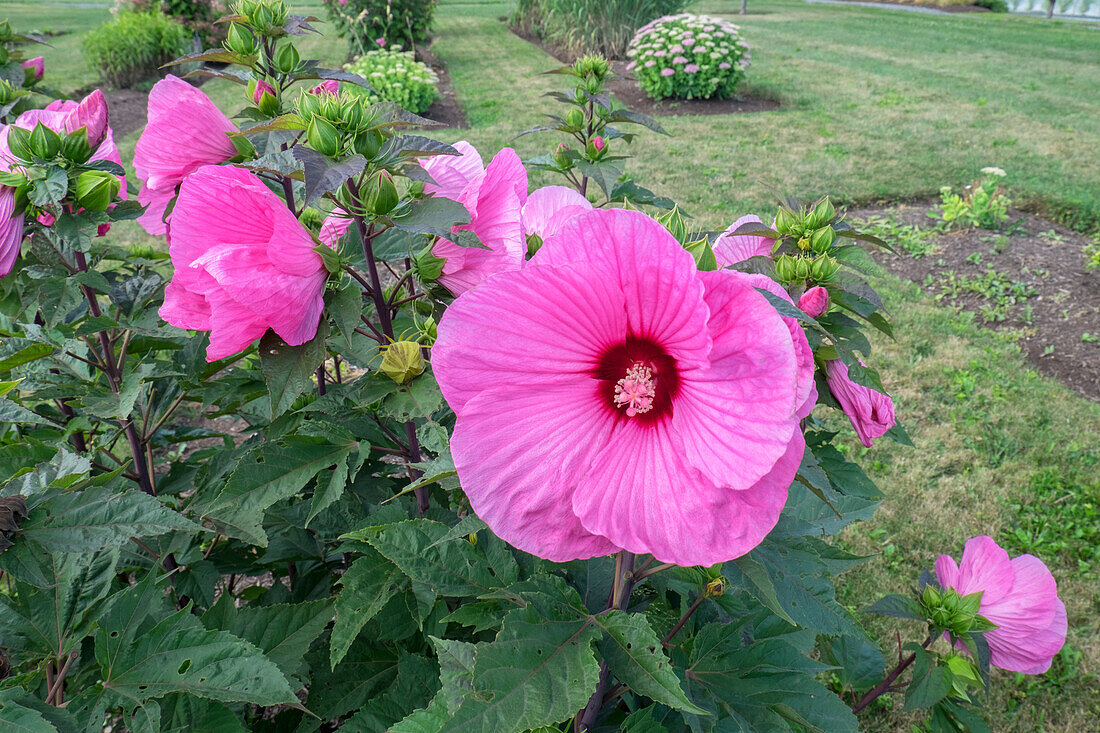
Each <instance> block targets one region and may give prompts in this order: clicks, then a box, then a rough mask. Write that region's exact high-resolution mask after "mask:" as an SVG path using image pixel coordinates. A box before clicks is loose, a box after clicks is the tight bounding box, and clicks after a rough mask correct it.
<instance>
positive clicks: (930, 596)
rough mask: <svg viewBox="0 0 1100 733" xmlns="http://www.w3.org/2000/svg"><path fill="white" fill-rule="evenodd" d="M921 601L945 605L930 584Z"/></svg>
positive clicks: (941, 596) (925, 589) (929, 605)
mask: <svg viewBox="0 0 1100 733" xmlns="http://www.w3.org/2000/svg"><path fill="white" fill-rule="evenodd" d="M815 290H816V288H815ZM921 601H923V603H924V605H925V606H926V607H927V608H929V609H932V608H937V607H938V606H939V605H940V604H941V603H943V593H942V592H941V591H940V589H939V588H937V587H936V586H934V585H932V584H931V583H929V584H928V585H926V586H924V593H923V594H922V595H921Z"/></svg>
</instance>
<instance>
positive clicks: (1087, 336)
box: [1081, 331, 1100, 344]
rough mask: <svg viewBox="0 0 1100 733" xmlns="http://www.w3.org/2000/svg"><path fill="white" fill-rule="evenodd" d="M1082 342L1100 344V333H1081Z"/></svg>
mask: <svg viewBox="0 0 1100 733" xmlns="http://www.w3.org/2000/svg"><path fill="white" fill-rule="evenodd" d="M1081 342H1082V343H1085V344H1100V334H1096V333H1089V332H1088V331H1085V332H1084V333H1083V334H1081Z"/></svg>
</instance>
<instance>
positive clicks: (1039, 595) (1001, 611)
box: [981, 555, 1058, 632]
mask: <svg viewBox="0 0 1100 733" xmlns="http://www.w3.org/2000/svg"><path fill="white" fill-rule="evenodd" d="M1010 562H1011V564H1012V570H1013V572H1014V573H1015V577H1014V579H1013V581H1012V592H1010V593H1009V594H1007V595H1005V596H1004V597H1002V598H1000V599H997V600H992V599H990V600H988V601H987V600H986V598H985V596H982V608H981V614H982V615H983V616H985V617H986V618H988V619H989V620H990V621H992V622H993V623H995V624H997V626H999V627H1001V628H1012V629H1015V630H1018V631H1025V632H1036V631H1042V630H1043V629H1046V628H1048V627H1049V626H1050V624H1051V621H1052V620H1053V619H1054V614H1055V611H1056V609H1057V606H1058V584H1057V583H1056V582H1055V581H1054V576H1053V575H1051V573H1050V570H1048V569H1047V566H1046V565H1044V564H1043V562H1042V560H1040V559H1039V558H1037V557H1035V556H1033V555H1020V556H1019V557H1015V558H1013V559H1012V560H1011V561H1010Z"/></svg>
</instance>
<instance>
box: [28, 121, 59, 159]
mask: <svg viewBox="0 0 1100 733" xmlns="http://www.w3.org/2000/svg"><path fill="white" fill-rule="evenodd" d="M30 148H31V150H32V151H33V152H34V157H35V158H38V159H40V160H53V159H54V158H56V157H57V154H58V153H59V152H61V136H60V135H58V134H57V133H56V132H54V131H53V130H51V129H50V128H48V127H46V126H45V125H43V124H42V123H41V122H39V123H38V125H36V126H35V128H34V130H32V131H31V139H30Z"/></svg>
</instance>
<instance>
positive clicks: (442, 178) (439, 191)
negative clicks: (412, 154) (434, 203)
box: [420, 140, 485, 201]
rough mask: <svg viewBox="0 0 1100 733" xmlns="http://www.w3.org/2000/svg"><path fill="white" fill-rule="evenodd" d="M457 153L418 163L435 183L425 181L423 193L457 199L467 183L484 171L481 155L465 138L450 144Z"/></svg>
mask: <svg viewBox="0 0 1100 733" xmlns="http://www.w3.org/2000/svg"><path fill="white" fill-rule="evenodd" d="M451 147H453V148H454V149H455V150H457V151H458V152H459V155H435V156H432V157H431V158H428V159H427V160H425V161H423V162H422V163H421V164H420V165H421V166H422V167H423V168H424V170H425V171H427V172H428V175H430V176H431V177H432V179H433V180H434V181H435V183H434V184H433V183H425V184H424V193H429V194H432V193H434V194H435V195H436V196H443V197H444V198H449V199H454V200H455V201H457V200H458V197H459V196H460V195H461V194H462V191H463V190H464V189H465V188H466V186H467V185H469V183H470V182H471V181H473V180H474V179H476V178H477V177H478V176H480V175H481V174H482V173H483V172H484V171H485V165H484V164H483V163H482V162H481V155H480V154H479V153H478V152H477V150H475V149H474V146H473V145H471V144H470V143H468V142H466V141H465V140H459V141H458V142H457V143H455V144H454V145H452V146H451Z"/></svg>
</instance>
